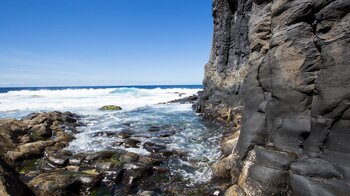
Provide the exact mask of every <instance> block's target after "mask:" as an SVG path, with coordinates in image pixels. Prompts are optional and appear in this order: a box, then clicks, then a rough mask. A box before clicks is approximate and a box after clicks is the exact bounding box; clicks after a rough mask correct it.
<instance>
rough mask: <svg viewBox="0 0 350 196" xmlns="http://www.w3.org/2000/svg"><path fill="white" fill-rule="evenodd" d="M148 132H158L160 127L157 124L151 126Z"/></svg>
mask: <svg viewBox="0 0 350 196" xmlns="http://www.w3.org/2000/svg"><path fill="white" fill-rule="evenodd" d="M148 131H149V132H158V131H160V128H159V127H157V126H152V127H150V128H149V129H148Z"/></svg>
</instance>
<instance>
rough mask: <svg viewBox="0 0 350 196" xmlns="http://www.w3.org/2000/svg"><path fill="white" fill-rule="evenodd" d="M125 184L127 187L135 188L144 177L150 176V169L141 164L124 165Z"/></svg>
mask: <svg viewBox="0 0 350 196" xmlns="http://www.w3.org/2000/svg"><path fill="white" fill-rule="evenodd" d="M124 170H125V173H124V177H123V182H124V184H125V185H127V186H133V185H135V183H136V182H137V181H139V180H140V179H141V178H142V177H144V176H146V175H148V174H149V171H150V168H149V167H148V166H146V165H143V164H140V163H127V164H125V165H124Z"/></svg>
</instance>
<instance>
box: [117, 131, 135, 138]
mask: <svg viewBox="0 0 350 196" xmlns="http://www.w3.org/2000/svg"><path fill="white" fill-rule="evenodd" d="M132 134H133V132H132V130H131V129H122V130H121V131H119V132H118V133H117V136H118V137H119V138H121V139H126V138H129V137H130V136H131V135H132Z"/></svg>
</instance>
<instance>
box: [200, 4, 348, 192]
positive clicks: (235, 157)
mask: <svg viewBox="0 0 350 196" xmlns="http://www.w3.org/2000/svg"><path fill="white" fill-rule="evenodd" d="M349 13H350V1H349V0H253V1H249V0H248V1H243V0H214V1H213V17H214V36H213V49H212V54H211V57H210V60H209V62H208V64H207V65H206V67H205V71H206V72H205V79H204V86H205V88H204V92H203V93H202V95H201V98H200V101H199V103H198V106H197V107H198V110H199V111H201V112H204V114H206V115H207V116H212V117H219V116H223V115H224V114H225V112H231V111H232V110H233V109H234V108H236V107H237V106H243V123H242V128H241V131H240V135H239V138H238V142H237V144H236V145H234V147H233V151H232V154H231V155H230V156H229V157H227V158H226V159H225V160H224V161H225V164H224V169H228V170H230V172H231V178H232V183H233V184H234V185H233V186H232V187H231V188H230V189H229V190H228V192H236V193H239V194H244V193H245V194H247V195H272V194H282V195H287V194H292V195H347V194H349V193H350V145H348V141H349V140H350V101H349V99H350V69H349V68H350V67H349V66H350V65H349V62H350V14H349Z"/></svg>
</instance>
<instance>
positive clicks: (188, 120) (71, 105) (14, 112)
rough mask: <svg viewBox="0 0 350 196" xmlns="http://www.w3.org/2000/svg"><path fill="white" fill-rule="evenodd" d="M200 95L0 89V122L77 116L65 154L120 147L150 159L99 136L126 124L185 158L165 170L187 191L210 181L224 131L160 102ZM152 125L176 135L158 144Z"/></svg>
mask: <svg viewBox="0 0 350 196" xmlns="http://www.w3.org/2000/svg"><path fill="white" fill-rule="evenodd" d="M200 90H202V86H201V85H176V86H99V87H92V86H83V87H28V88H0V118H17V119H20V118H22V117H25V116H26V115H28V114H30V113H33V112H46V111H61V112H65V111H70V112H73V113H76V114H78V115H80V116H81V119H80V121H81V122H82V123H83V124H84V126H81V127H79V128H78V131H79V132H78V133H77V134H76V135H75V137H76V139H75V140H73V141H72V142H71V143H70V144H69V146H68V147H67V149H68V150H71V151H72V152H74V153H81V152H83V153H90V152H97V151H101V150H113V149H116V148H123V149H125V150H128V151H131V152H135V153H138V154H149V153H150V152H148V151H146V150H145V149H143V148H142V145H141V147H138V148H125V147H123V146H115V145H114V144H115V142H116V139H115V138H113V137H109V136H108V134H103V133H107V132H118V131H120V130H122V129H124V128H125V125H128V126H129V127H131V129H132V130H133V131H135V132H136V133H137V134H136V135H134V137H137V139H138V140H140V141H141V142H142V143H145V142H154V143H161V144H162V145H166V146H167V148H168V149H172V150H176V151H184V152H185V153H186V154H188V155H189V156H187V158H186V159H181V158H179V157H175V158H172V159H169V160H168V163H167V166H168V167H169V168H170V170H171V172H172V174H173V175H181V176H182V177H183V179H184V181H186V183H187V185H188V186H194V185H196V184H198V183H204V182H208V181H209V180H210V179H211V175H212V171H211V169H210V166H211V165H212V164H213V163H214V162H215V161H216V160H218V159H219V157H220V155H221V154H220V149H219V148H218V146H219V142H220V138H221V133H222V131H223V130H222V127H221V128H220V127H217V126H215V125H213V124H210V123H208V122H205V121H203V120H202V119H201V118H200V117H199V116H198V114H196V113H195V112H194V111H193V110H192V105H191V104H180V103H171V104H164V103H166V102H168V101H171V100H175V99H179V98H183V97H186V96H191V95H193V94H196V93H197V92H198V91H200ZM104 105H118V106H120V107H122V108H123V110H121V111H100V110H99V108H100V107H102V106H104ZM151 126H157V127H160V128H161V129H162V130H163V131H169V132H171V131H172V132H174V133H175V134H174V135H172V136H170V137H167V138H161V139H160V138H159V136H157V134H155V133H150V132H149V131H148V129H149V128H150V127H151ZM101 133H102V134H101Z"/></svg>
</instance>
